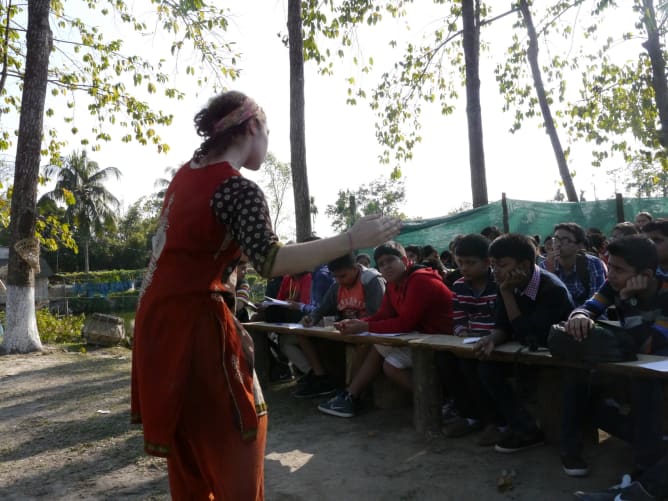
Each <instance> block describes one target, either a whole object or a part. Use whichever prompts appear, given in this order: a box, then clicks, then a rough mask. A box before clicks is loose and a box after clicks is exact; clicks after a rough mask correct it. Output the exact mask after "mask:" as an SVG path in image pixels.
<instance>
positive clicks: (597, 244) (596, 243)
mask: <svg viewBox="0 0 668 501" xmlns="http://www.w3.org/2000/svg"><path fill="white" fill-rule="evenodd" d="M587 239H588V240H589V247H590V250H593V251H595V252H598V251H599V250H601V249H602V248H603V247H604V246H605V243H606V241H607V240H606V238H605V235H603V234H601V233H591V234H590V235H589V236H588V237H587Z"/></svg>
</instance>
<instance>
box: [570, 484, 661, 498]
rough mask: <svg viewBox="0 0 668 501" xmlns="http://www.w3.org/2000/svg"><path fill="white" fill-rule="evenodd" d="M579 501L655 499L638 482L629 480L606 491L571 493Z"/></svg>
mask: <svg viewBox="0 0 668 501" xmlns="http://www.w3.org/2000/svg"><path fill="white" fill-rule="evenodd" d="M573 496H574V497H575V499H579V500H580V501H651V500H653V499H656V498H655V497H654V496H652V495H651V494H650V493H649V492H647V491H646V490H645V488H644V487H643V486H642V484H641V483H640V482H631V484H629V485H627V486H626V487H620V486H615V487H611V488H610V489H608V490H606V491H598V492H583V491H577V492H574V493H573Z"/></svg>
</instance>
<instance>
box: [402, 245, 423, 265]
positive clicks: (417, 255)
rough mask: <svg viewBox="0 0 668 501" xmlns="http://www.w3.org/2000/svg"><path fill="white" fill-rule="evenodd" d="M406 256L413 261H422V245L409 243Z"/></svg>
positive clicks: (415, 262) (416, 262)
mask: <svg viewBox="0 0 668 501" xmlns="http://www.w3.org/2000/svg"><path fill="white" fill-rule="evenodd" d="M406 257H407V258H408V260H409V261H410V262H411V263H414V264H418V263H421V262H422V247H420V246H419V245H407V246H406Z"/></svg>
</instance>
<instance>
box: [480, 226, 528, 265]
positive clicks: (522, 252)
mask: <svg viewBox="0 0 668 501" xmlns="http://www.w3.org/2000/svg"><path fill="white" fill-rule="evenodd" d="M489 257H493V258H494V259H502V258H504V257H511V258H513V259H517V260H518V261H531V262H532V263H534V262H535V261H536V246H535V245H534V244H533V242H532V240H531V239H530V238H529V237H527V236H526V235H521V234H519V233H506V234H504V235H501V236H500V237H497V238H496V239H494V241H493V242H492V243H491V244H490V246H489Z"/></svg>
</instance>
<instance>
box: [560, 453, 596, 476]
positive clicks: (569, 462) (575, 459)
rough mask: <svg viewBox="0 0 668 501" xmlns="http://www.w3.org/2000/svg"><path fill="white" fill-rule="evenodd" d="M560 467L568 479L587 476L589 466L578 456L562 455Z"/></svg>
mask: <svg viewBox="0 0 668 501" xmlns="http://www.w3.org/2000/svg"><path fill="white" fill-rule="evenodd" d="M561 466H562V467H563V469H564V473H565V474H566V475H568V476H569V477H585V476H587V475H589V465H587V463H586V462H585V460H584V459H582V456H580V455H578V454H564V455H563V456H561Z"/></svg>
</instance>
